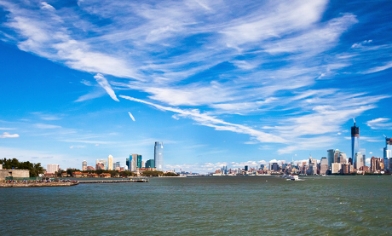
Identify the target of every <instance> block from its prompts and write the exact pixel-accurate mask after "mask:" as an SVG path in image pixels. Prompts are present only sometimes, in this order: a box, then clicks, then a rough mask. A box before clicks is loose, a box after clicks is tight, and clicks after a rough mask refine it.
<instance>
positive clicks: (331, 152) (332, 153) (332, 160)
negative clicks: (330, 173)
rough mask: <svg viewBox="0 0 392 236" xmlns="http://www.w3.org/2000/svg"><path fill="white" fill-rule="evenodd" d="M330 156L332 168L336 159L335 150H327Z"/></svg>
mask: <svg viewBox="0 0 392 236" xmlns="http://www.w3.org/2000/svg"><path fill="white" fill-rule="evenodd" d="M327 154H328V159H327V160H328V168H331V167H332V163H334V158H335V149H329V150H327Z"/></svg>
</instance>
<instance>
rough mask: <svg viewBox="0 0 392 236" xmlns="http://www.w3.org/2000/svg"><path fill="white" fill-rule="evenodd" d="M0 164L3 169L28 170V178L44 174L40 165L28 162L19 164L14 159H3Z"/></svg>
mask: <svg viewBox="0 0 392 236" xmlns="http://www.w3.org/2000/svg"><path fill="white" fill-rule="evenodd" d="M0 164H2V165H3V169H23V170H29V172H30V177H38V175H39V174H43V173H44V168H43V167H42V166H41V163H31V162H29V161H25V162H19V160H18V159H16V158H12V159H7V158H4V159H3V160H1V159H0Z"/></svg>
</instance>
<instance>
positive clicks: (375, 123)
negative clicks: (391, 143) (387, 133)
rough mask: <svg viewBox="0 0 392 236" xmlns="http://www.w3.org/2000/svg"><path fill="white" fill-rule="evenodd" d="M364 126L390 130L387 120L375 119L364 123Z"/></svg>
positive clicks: (389, 122) (391, 125)
mask: <svg viewBox="0 0 392 236" xmlns="http://www.w3.org/2000/svg"><path fill="white" fill-rule="evenodd" d="M366 125H367V126H369V127H370V128H371V129H392V124H391V121H390V119H389V118H376V119H373V120H369V121H367V122H366Z"/></svg>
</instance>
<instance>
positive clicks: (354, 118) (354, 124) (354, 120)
mask: <svg viewBox="0 0 392 236" xmlns="http://www.w3.org/2000/svg"><path fill="white" fill-rule="evenodd" d="M353 121H354V126H355V123H356V122H355V118H353Z"/></svg>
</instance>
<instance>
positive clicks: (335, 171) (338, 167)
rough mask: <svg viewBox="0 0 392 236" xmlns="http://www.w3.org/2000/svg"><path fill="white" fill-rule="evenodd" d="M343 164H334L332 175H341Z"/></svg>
mask: <svg viewBox="0 0 392 236" xmlns="http://www.w3.org/2000/svg"><path fill="white" fill-rule="evenodd" d="M340 170H341V164H340V163H332V168H331V173H332V174H340Z"/></svg>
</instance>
